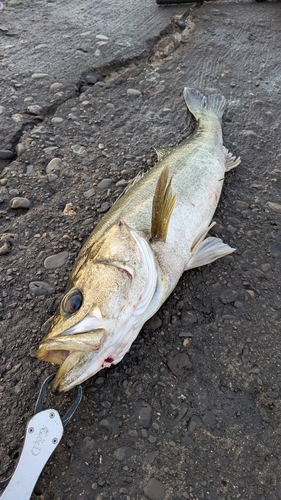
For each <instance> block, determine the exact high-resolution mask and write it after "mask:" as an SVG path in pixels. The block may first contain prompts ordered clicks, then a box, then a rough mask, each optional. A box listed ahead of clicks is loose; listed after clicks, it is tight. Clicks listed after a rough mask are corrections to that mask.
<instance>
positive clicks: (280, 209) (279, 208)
mask: <svg viewBox="0 0 281 500" xmlns="http://www.w3.org/2000/svg"><path fill="white" fill-rule="evenodd" d="M266 206H267V207H268V208H270V209H271V210H273V212H277V213H278V214H281V203H274V202H272V201H269V202H268V203H267V204H266Z"/></svg>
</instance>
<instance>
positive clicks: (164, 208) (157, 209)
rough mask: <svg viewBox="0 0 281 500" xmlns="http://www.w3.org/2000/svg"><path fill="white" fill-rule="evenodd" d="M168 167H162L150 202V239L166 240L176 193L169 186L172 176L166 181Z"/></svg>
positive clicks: (152, 240)
mask: <svg viewBox="0 0 281 500" xmlns="http://www.w3.org/2000/svg"><path fill="white" fill-rule="evenodd" d="M168 177H169V169H168V167H165V168H163V170H162V172H161V174H160V177H159V179H158V181H157V184H156V189H155V193H154V197H153V204H152V220H151V236H150V241H151V242H154V241H166V238H167V233H168V227H169V222H170V218H171V215H172V213H173V210H174V207H175V204H176V195H174V194H173V191H172V188H171V182H172V178H170V180H169V181H168Z"/></svg>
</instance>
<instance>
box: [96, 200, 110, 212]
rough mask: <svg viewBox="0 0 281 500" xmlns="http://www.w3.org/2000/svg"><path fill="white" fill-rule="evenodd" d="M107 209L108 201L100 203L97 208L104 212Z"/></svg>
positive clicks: (98, 210) (108, 207) (108, 206)
mask: <svg viewBox="0 0 281 500" xmlns="http://www.w3.org/2000/svg"><path fill="white" fill-rule="evenodd" d="M109 209H110V203H108V201H105V202H104V203H102V204H101V206H100V208H98V209H97V212H99V213H104V212H107V210H109Z"/></svg>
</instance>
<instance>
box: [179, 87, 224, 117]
mask: <svg viewBox="0 0 281 500" xmlns="http://www.w3.org/2000/svg"><path fill="white" fill-rule="evenodd" d="M183 95H184V99H185V102H186V105H187V107H188V109H189V111H190V112H191V113H192V114H193V116H194V117H195V118H196V120H198V119H199V117H200V115H201V114H202V112H206V111H209V112H212V113H214V114H215V115H216V116H217V117H218V118H219V119H221V118H222V115H223V113H224V110H225V106H226V100H225V98H224V96H223V95H221V94H213V95H210V96H209V97H205V96H204V95H203V94H201V92H199V91H198V90H196V89H191V88H188V87H185V89H184V92H183Z"/></svg>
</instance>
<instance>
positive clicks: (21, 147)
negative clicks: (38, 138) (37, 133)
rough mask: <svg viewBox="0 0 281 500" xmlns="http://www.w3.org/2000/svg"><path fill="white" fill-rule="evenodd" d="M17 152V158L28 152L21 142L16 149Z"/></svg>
mask: <svg viewBox="0 0 281 500" xmlns="http://www.w3.org/2000/svg"><path fill="white" fill-rule="evenodd" d="M15 150H16V153H17V157H19V156H21V155H22V154H23V153H25V151H26V147H25V145H24V144H22V143H21V142H19V143H18V144H17V145H16V147H15Z"/></svg>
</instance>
